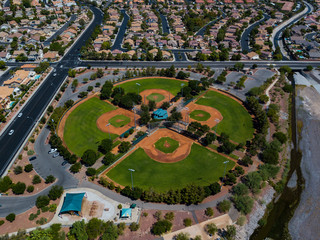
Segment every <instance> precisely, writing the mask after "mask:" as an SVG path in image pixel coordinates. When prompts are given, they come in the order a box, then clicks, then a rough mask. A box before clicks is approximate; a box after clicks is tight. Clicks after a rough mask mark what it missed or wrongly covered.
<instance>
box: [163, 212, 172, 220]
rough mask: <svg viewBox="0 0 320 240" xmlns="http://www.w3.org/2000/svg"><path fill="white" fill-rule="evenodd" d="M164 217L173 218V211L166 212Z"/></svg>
mask: <svg viewBox="0 0 320 240" xmlns="http://www.w3.org/2000/svg"><path fill="white" fill-rule="evenodd" d="M164 219H166V220H169V221H172V220H173V219H174V213H173V212H168V213H166V214H165V215H164Z"/></svg>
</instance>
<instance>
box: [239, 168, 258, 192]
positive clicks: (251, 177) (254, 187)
mask: <svg viewBox="0 0 320 240" xmlns="http://www.w3.org/2000/svg"><path fill="white" fill-rule="evenodd" d="M243 181H244V184H245V185H247V187H248V188H250V190H251V191H252V192H253V193H256V192H258V190H259V189H260V185H261V181H262V178H261V176H260V174H259V173H258V172H250V173H248V174H247V175H246V176H244V178H243Z"/></svg>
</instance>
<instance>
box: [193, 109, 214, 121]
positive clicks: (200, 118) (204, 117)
mask: <svg viewBox="0 0 320 240" xmlns="http://www.w3.org/2000/svg"><path fill="white" fill-rule="evenodd" d="M199 115H202V116H199ZM190 117H191V118H192V119H194V120H197V121H207V120H208V119H209V118H210V117H211V115H210V113H208V112H206V111H203V110H194V111H192V112H191V113H190Z"/></svg>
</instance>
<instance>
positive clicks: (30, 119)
mask: <svg viewBox="0 0 320 240" xmlns="http://www.w3.org/2000/svg"><path fill="white" fill-rule="evenodd" d="M91 10H92V11H93V12H94V13H95V16H96V17H95V19H94V21H93V22H92V24H91V26H90V27H89V28H87V30H86V31H85V32H84V34H83V35H82V36H80V38H79V40H78V41H77V42H76V43H75V44H74V45H73V46H72V48H71V49H70V51H69V52H68V53H67V54H66V55H65V56H64V57H63V58H62V60H61V61H60V63H58V64H57V65H56V69H57V71H56V72H54V71H53V72H52V73H51V74H50V75H49V76H48V77H47V78H46V80H44V81H45V82H43V84H42V85H41V86H40V87H39V89H38V90H37V92H36V93H35V94H34V95H33V96H32V97H31V99H30V100H29V102H28V103H27V104H26V105H25V106H24V107H23V108H22V110H21V113H22V116H21V117H20V118H18V117H16V118H15V119H14V120H13V121H12V122H11V123H10V125H9V126H8V128H7V129H6V131H4V132H3V134H2V135H1V137H0V156H1V157H0V175H2V174H3V173H4V171H5V169H6V168H7V167H8V166H9V164H10V163H11V161H12V160H13V157H14V156H15V154H16V153H17V151H18V150H19V149H20V147H21V145H22V144H23V142H24V141H25V139H26V138H27V137H28V135H29V133H30V131H31V130H32V128H33V126H34V125H35V124H36V122H37V121H38V120H39V117H40V116H41V114H42V113H43V111H44V110H45V109H46V107H47V106H48V104H49V102H50V101H51V99H52V98H53V97H54V95H55V93H56V91H57V90H58V89H59V88H60V86H61V84H62V82H63V80H64V79H65V77H66V76H67V74H68V69H69V68H72V67H75V66H76V64H77V62H78V61H77V59H78V56H79V49H80V47H81V46H82V45H83V44H84V43H85V41H86V40H87V39H88V38H89V37H90V36H91V34H92V31H93V29H94V27H95V26H96V25H99V24H100V23H101V22H102V13H101V11H100V10H98V9H97V8H93V7H92V8H91ZM11 130H13V131H14V132H13V134H12V135H11V136H10V135H9V131H11Z"/></svg>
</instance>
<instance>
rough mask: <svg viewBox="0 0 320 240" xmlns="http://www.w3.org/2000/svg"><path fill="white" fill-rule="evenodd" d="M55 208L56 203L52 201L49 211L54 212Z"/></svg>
mask: <svg viewBox="0 0 320 240" xmlns="http://www.w3.org/2000/svg"><path fill="white" fill-rule="evenodd" d="M56 210H57V204H55V203H53V204H51V205H50V206H49V212H55V211H56Z"/></svg>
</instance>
